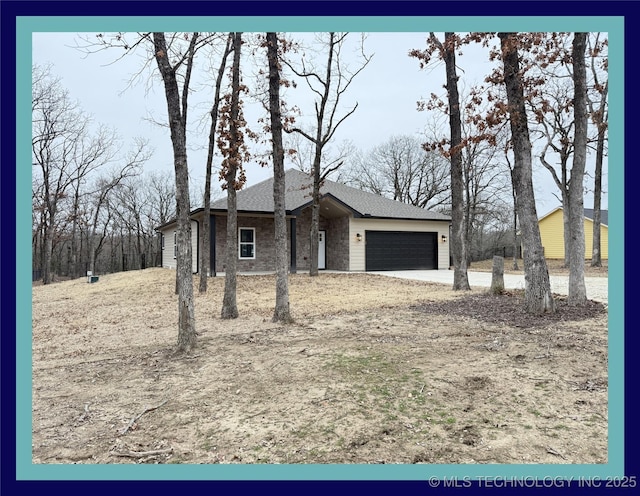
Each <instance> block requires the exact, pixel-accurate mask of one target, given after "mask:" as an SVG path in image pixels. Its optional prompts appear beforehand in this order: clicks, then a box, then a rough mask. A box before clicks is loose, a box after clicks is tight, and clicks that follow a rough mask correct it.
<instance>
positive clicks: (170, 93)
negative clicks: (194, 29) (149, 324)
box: [153, 33, 196, 352]
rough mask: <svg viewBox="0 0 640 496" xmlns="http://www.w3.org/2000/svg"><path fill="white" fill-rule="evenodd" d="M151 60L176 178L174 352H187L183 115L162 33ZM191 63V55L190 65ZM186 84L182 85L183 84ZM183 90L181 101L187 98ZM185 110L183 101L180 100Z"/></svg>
mask: <svg viewBox="0 0 640 496" xmlns="http://www.w3.org/2000/svg"><path fill="white" fill-rule="evenodd" d="M153 41H154V48H155V57H156V62H157V64H158V69H159V70H160V74H161V75H162V79H163V82H164V88H165V96H166V100H167V113H168V116H169V128H170V130H171V143H172V145H173V164H174V170H175V178H176V211H177V212H176V213H177V224H178V226H177V255H176V287H177V290H178V345H177V351H178V352H189V351H191V350H192V349H193V348H195V346H196V325H195V309H194V300H193V267H192V263H193V262H192V258H191V257H192V253H191V251H192V250H191V221H190V218H189V213H190V205H189V170H188V167H187V140H186V115H184V111H181V105H180V92H179V90H178V83H177V80H176V73H175V70H174V68H173V67H171V65H170V63H169V57H168V53H167V46H166V41H165V37H164V33H153ZM192 62H193V54H191V57H190V62H189V63H192ZM185 84H186V83H185ZM187 91H188V88H185V91H184V94H183V100H184V98H186V97H187ZM183 105H185V108H186V102H184V101H183Z"/></svg>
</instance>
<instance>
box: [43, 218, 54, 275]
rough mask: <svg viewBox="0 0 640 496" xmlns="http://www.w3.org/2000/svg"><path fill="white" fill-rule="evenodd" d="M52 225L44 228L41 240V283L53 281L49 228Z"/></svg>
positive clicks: (51, 236)
mask: <svg viewBox="0 0 640 496" xmlns="http://www.w3.org/2000/svg"><path fill="white" fill-rule="evenodd" d="M52 229H53V227H51V226H50V227H46V226H45V228H44V236H43V238H44V240H43V246H44V250H43V257H42V284H50V283H51V282H52V281H53V274H52V273H51V259H52V257H53V239H52V238H53V234H52V233H51V230H52Z"/></svg>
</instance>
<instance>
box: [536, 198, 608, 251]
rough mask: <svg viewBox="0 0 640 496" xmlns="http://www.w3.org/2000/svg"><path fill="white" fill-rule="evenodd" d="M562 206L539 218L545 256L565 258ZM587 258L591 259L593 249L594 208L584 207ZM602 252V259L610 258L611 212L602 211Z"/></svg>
mask: <svg viewBox="0 0 640 496" xmlns="http://www.w3.org/2000/svg"><path fill="white" fill-rule="evenodd" d="M562 216H563V212H562V207H557V208H556V209H554V210H552V211H551V212H549V213H548V214H546V215H543V216H542V217H540V219H538V225H539V226H540V237H541V238H542V246H543V247H544V256H545V258H550V259H564V223H563V219H562ZM584 238H585V239H584V248H585V250H584V251H585V253H584V255H585V259H591V256H592V250H593V209H590V208H585V209H584ZM600 253H601V258H602V259H607V260H608V259H609V212H608V211H607V210H601V211H600Z"/></svg>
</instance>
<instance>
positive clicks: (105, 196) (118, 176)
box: [89, 141, 149, 274]
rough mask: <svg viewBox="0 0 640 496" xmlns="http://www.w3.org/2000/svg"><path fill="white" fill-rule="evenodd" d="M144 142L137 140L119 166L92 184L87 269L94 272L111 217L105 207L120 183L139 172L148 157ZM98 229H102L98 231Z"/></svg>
mask: <svg viewBox="0 0 640 496" xmlns="http://www.w3.org/2000/svg"><path fill="white" fill-rule="evenodd" d="M146 146H147V145H146V143H145V142H143V141H138V143H137V147H136V148H135V149H134V150H132V151H131V153H130V155H129V157H128V159H127V160H126V162H125V163H124V164H123V165H122V166H121V167H117V166H116V167H114V168H113V170H112V171H110V172H109V173H108V174H106V175H102V176H100V177H99V178H98V179H97V180H96V182H95V185H94V188H93V189H94V191H93V192H92V193H91V194H90V197H91V199H92V201H91V203H92V209H91V212H89V214H90V216H91V224H90V229H91V231H90V233H89V270H90V271H91V272H93V273H94V274H95V270H96V257H97V256H98V254H99V253H100V250H101V249H102V247H103V243H104V240H105V238H106V237H107V231H108V230H109V225H110V223H109V221H110V219H111V214H112V210H111V209H108V208H106V207H107V206H108V204H109V201H110V200H111V197H112V196H113V193H114V192H115V191H116V190H117V189H118V188H119V187H120V186H121V185H122V183H123V181H125V180H126V179H127V178H129V177H133V176H136V175H138V174H139V173H140V167H141V166H142V165H143V164H144V163H145V162H146V161H147V160H148V159H149V154H148V152H147V151H146ZM105 208H106V210H107V216H108V218H107V220H105V221H103V222H101V221H100V217H101V215H102V214H103V212H104V210H105ZM99 229H101V230H102V232H101V233H99V232H98V231H99Z"/></svg>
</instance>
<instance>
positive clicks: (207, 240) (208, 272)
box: [198, 36, 232, 293]
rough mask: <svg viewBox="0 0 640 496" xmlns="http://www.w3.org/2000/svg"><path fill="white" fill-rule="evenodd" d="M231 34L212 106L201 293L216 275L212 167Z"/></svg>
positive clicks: (199, 287)
mask: <svg viewBox="0 0 640 496" xmlns="http://www.w3.org/2000/svg"><path fill="white" fill-rule="evenodd" d="M231 46H232V45H231V36H229V37H228V38H227V45H226V47H225V51H224V54H223V55H222V60H221V61H220V67H219V68H218V76H217V78H216V88H215V93H214V97H213V106H212V107H211V127H210V128H209V149H208V151H207V170H206V176H205V182H204V202H203V206H204V217H203V219H202V236H201V238H200V284H199V286H198V291H199V292H200V293H206V292H207V278H208V277H209V276H212V275H215V272H216V268H215V267H211V260H210V258H211V257H210V253H211V246H210V245H211V237H210V235H209V232H210V230H211V216H210V215H211V212H210V210H211V168H212V165H213V152H214V146H215V133H216V126H217V125H218V108H219V107H220V88H221V86H222V78H223V76H224V69H225V67H226V65H227V57H228V56H229V53H231Z"/></svg>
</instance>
